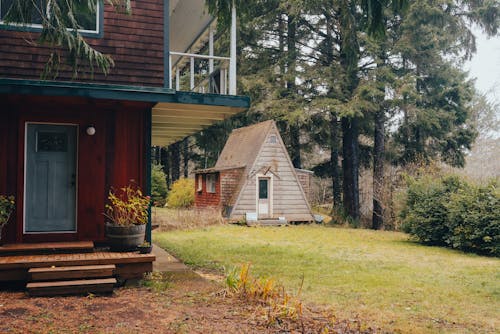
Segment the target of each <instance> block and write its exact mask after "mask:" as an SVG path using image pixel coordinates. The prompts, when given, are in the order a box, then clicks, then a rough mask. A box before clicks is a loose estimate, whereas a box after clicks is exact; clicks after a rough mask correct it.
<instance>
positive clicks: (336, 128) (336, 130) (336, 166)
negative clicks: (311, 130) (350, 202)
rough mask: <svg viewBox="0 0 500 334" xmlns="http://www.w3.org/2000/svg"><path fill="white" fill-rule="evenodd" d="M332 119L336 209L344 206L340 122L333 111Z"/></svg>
mask: <svg viewBox="0 0 500 334" xmlns="http://www.w3.org/2000/svg"><path fill="white" fill-rule="evenodd" d="M330 117H331V119H330V164H331V166H330V167H331V176H332V190H333V206H334V208H336V209H340V208H341V207H342V196H341V192H342V188H341V179H340V170H339V124H338V121H337V116H336V115H335V114H334V113H332V114H331V116H330Z"/></svg>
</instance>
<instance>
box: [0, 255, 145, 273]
mask: <svg viewBox="0 0 500 334" xmlns="http://www.w3.org/2000/svg"><path fill="white" fill-rule="evenodd" d="M154 260H155V256H154V255H151V254H138V253H135V252H124V253H114V252H95V253H74V254H46V255H10V256H1V257H0V270H7V269H28V268H39V267H47V266H57V267H60V266H74V265H82V266H84V265H98V264H129V263H143V262H153V261H154Z"/></svg>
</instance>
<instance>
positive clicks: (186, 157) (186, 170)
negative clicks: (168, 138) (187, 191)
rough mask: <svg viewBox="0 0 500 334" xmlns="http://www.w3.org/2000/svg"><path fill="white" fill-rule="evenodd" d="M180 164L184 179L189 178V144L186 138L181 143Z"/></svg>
mask: <svg viewBox="0 0 500 334" xmlns="http://www.w3.org/2000/svg"><path fill="white" fill-rule="evenodd" d="M182 162H183V165H184V166H183V171H184V177H185V178H187V177H188V176H189V143H188V138H187V137H186V138H184V140H183V141H182Z"/></svg>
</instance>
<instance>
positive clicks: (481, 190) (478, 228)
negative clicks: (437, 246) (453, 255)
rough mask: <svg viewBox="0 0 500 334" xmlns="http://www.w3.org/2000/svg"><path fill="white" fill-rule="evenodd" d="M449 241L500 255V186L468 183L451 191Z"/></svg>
mask: <svg viewBox="0 0 500 334" xmlns="http://www.w3.org/2000/svg"><path fill="white" fill-rule="evenodd" d="M446 207H447V209H448V225H449V229H450V232H451V233H450V234H449V236H448V238H447V239H446V242H447V243H448V244H449V245H450V246H451V247H452V248H457V249H461V250H463V251H469V252H476V253H483V254H489V255H496V256H500V189H498V187H497V184H495V183H490V184H489V185H487V186H476V185H468V186H467V187H462V188H461V189H459V190H458V192H456V193H454V194H452V195H451V198H450V202H449V203H448V204H447V205H446Z"/></svg>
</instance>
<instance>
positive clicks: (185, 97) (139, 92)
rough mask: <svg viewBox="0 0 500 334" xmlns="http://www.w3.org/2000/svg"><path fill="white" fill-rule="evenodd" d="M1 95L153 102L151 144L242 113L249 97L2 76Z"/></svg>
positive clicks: (164, 142)
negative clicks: (6, 77)
mask: <svg viewBox="0 0 500 334" xmlns="http://www.w3.org/2000/svg"><path fill="white" fill-rule="evenodd" d="M0 94H21V95H41V96H78V97H84V98H93V99H106V100H121V101H142V102H148V103H151V106H153V108H152V144H153V145H159V146H165V145H169V144H171V143H174V142H176V141H178V140H181V139H183V138H184V137H187V136H189V135H192V134H194V133H196V132H198V131H200V130H202V129H203V128H206V127H209V126H210V125H212V124H214V123H216V122H218V121H222V120H224V119H227V118H229V117H231V116H233V115H234V114H237V113H239V112H242V111H244V110H246V109H248V107H249V106H250V99H249V98H248V97H246V96H232V95H219V94H201V93H193V92H180V91H178V92H176V91H175V90H172V89H165V88H159V87H138V86H123V85H101V84H90V83H76V82H58V81H40V80H18V79H5V78H0Z"/></svg>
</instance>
